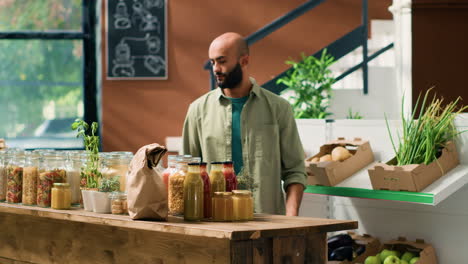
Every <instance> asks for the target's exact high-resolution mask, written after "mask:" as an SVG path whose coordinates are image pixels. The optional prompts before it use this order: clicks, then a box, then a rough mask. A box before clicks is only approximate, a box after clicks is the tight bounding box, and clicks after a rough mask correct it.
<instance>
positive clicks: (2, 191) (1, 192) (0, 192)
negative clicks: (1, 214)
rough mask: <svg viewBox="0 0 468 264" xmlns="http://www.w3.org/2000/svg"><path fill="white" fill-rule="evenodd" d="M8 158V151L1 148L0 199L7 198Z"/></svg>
mask: <svg viewBox="0 0 468 264" xmlns="http://www.w3.org/2000/svg"><path fill="white" fill-rule="evenodd" d="M7 160H8V152H7V151H6V150H0V201H4V200H5V199H6V192H7Z"/></svg>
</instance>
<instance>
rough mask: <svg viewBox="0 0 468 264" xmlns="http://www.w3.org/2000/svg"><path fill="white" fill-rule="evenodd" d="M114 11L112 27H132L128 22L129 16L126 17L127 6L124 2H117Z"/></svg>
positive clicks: (122, 0) (120, 0)
mask: <svg viewBox="0 0 468 264" xmlns="http://www.w3.org/2000/svg"><path fill="white" fill-rule="evenodd" d="M115 10H116V12H115V14H114V17H115V21H114V27H115V28H116V29H127V28H130V27H132V24H131V22H130V16H129V15H128V9H127V5H126V4H125V2H124V0H119V2H118V3H117V8H116V9H115Z"/></svg>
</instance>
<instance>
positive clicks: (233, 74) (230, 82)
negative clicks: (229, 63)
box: [215, 63, 243, 89]
mask: <svg viewBox="0 0 468 264" xmlns="http://www.w3.org/2000/svg"><path fill="white" fill-rule="evenodd" d="M215 74H216V76H219V75H221V76H224V80H223V81H217V83H218V86H219V87H220V88H223V89H224V88H227V89H233V88H234V87H236V86H237V85H239V84H240V83H241V82H242V77H243V73H242V68H241V66H240V63H237V65H236V66H235V67H234V69H232V71H230V72H228V73H215Z"/></svg>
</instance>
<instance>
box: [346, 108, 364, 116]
mask: <svg viewBox="0 0 468 264" xmlns="http://www.w3.org/2000/svg"><path fill="white" fill-rule="evenodd" d="M362 118H363V116H362V115H361V114H359V112H355V113H354V112H353V110H352V109H351V107H350V108H349V109H348V115H347V116H346V119H362Z"/></svg>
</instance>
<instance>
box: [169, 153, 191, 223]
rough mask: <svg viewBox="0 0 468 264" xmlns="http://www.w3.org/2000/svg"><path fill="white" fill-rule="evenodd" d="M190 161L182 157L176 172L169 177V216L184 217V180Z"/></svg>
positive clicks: (188, 158)
mask: <svg viewBox="0 0 468 264" xmlns="http://www.w3.org/2000/svg"><path fill="white" fill-rule="evenodd" d="M190 161H191V158H190V157H182V158H181V159H180V160H179V163H178V164H177V169H176V172H175V173H173V174H171V175H170V176H169V188H168V199H167V202H168V206H169V214H171V215H182V214H183V213H184V180H185V176H186V175H187V172H188V163H189V162H190Z"/></svg>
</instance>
